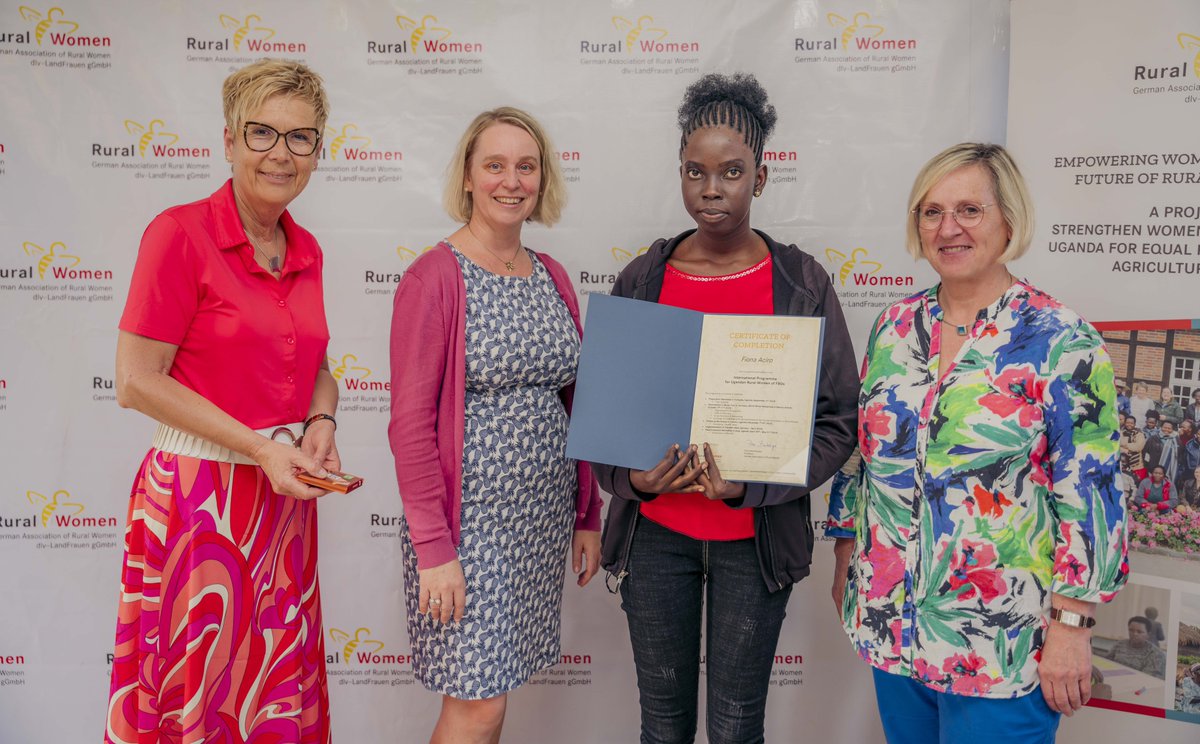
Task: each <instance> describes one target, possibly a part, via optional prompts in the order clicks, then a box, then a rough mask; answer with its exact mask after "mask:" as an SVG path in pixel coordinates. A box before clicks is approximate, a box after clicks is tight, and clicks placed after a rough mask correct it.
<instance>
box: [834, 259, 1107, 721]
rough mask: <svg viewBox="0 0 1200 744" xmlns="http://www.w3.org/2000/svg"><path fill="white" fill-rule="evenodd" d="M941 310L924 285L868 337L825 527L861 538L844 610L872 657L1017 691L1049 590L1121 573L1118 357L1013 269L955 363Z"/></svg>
mask: <svg viewBox="0 0 1200 744" xmlns="http://www.w3.org/2000/svg"><path fill="white" fill-rule="evenodd" d="M941 321H942V309H941V307H940V306H939V305H938V301H937V287H933V288H931V289H929V290H927V291H925V292H922V293H920V294H917V295H914V296H912V297H910V298H908V299H906V300H903V301H901V302H899V303H897V304H895V305H893V306H892V307H890V308H889V309H888V310H886V311H885V312H884V313H883V314H882V315H881V316H880V317H879V320H878V321H877V322H876V324H875V328H874V330H873V331H872V334H871V337H870V340H869V344H868V347H867V354H866V358H865V360H864V362H863V368H862V389H861V391H860V395H859V424H858V425H859V435H858V436H859V455H856V456H855V457H852V458H851V461H850V462H848V463H847V464H846V466H845V467H844V468H843V469H842V471H841V472H840V473H839V474H838V475H837V476H835V479H834V487H833V493H832V494H831V497H830V504H829V522H828V527H827V529H826V534H827V535H828V536H831V537H853V538H855V551H854V557H853V559H852V560H851V565H850V568H849V575H848V580H847V583H846V593H845V596H844V598H843V605H842V622H843V625H844V626H845V629H846V632H847V633H848V634H849V636H850V639H851V641H852V642H853V643H854V646H855V649H856V650H857V651H858V653H859V655H860V656H862V658H863V659H865V660H866V661H867V662H868V663H870V664H871V665H873V666H875V667H876V668H878V669H881V670H883V671H887V672H891V673H894V674H901V675H905V676H908V677H911V678H913V679H915V680H917V681H919V682H921V683H923V684H925V685H927V686H929V687H931V688H933V689H936V690H939V691H943V692H949V693H955V694H960V695H974V696H981V697H990V698H1011V697H1018V696H1021V695H1024V694H1027V693H1029V692H1031V691H1033V690H1035V689H1036V688H1037V686H1038V671H1037V663H1038V658H1039V656H1040V650H1041V647H1042V642H1043V640H1044V638H1045V631H1046V627H1047V623H1048V622H1049V621H1048V612H1049V608H1050V595H1051V593H1058V594H1061V595H1063V596H1066V597H1072V598H1076V599H1080V600H1084V601H1088V602H1105V601H1108V600H1110V599H1112V597H1113V596H1115V594H1116V593H1117V591H1118V590H1119V589H1120V588H1121V586H1122V585H1123V584H1124V583H1125V579H1126V576H1127V574H1128V571H1129V569H1128V561H1127V542H1126V540H1127V538H1126V521H1125V520H1126V516H1125V504H1124V503H1123V501H1122V493H1121V491H1120V489H1119V488H1118V485H1117V474H1118V468H1119V465H1118V460H1119V448H1118V445H1117V407H1116V391H1115V390H1114V387H1113V370H1112V364H1111V362H1110V361H1109V357H1108V353H1107V351H1106V350H1105V348H1104V344H1103V341H1102V339H1101V338H1100V335H1099V333H1097V332H1096V330H1095V329H1094V328H1093V327H1092V326H1091V325H1090V324H1088V323H1087V322H1086V321H1084V320H1083V319H1082V318H1080V317H1079V316H1077V315H1076V314H1074V313H1073V312H1071V311H1070V310H1068V309H1066V308H1065V307H1063V306H1062V305H1061V304H1060V303H1059V302H1057V301H1056V300H1054V299H1053V298H1051V297H1050V296H1048V295H1046V294H1044V293H1043V292H1041V291H1039V290H1037V289H1035V288H1034V287H1032V286H1030V285H1029V284H1027V283H1024V282H1016V283H1015V284H1014V285H1013V286H1012V287H1010V288H1009V289H1008V290H1007V291H1006V292H1005V293H1004V295H1003V296H1002V297H1001V298H1000V299H999V300H997V301H996V302H995V303H994V304H993V305H992V306H990V307H987V308H985V309H984V310H982V311H981V312H980V313H979V316H978V317H977V318H976V320H975V323H974V325H973V326H972V327H971V328H970V329H969V335H968V338H967V339H966V341H965V343H964V344H963V347H962V349H961V351H960V352H959V356H958V359H957V360H954V361H951V360H943V359H942V358H941V355H940V348H941V339H942V333H943V331H944V330H945V329H946V328H948V327H946V326H944V324H943V323H942V322H941ZM946 332H950V333H953V332H954V330H953V329H950V330H948V331H946ZM944 364H949V365H951V366H950V368H949V369H948V370H946V371H945V373H944V375H943V371H942V366H943V365H944Z"/></svg>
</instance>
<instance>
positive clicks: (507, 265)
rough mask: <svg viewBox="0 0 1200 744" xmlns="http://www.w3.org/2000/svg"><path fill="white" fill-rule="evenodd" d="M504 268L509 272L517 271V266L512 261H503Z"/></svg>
mask: <svg viewBox="0 0 1200 744" xmlns="http://www.w3.org/2000/svg"><path fill="white" fill-rule="evenodd" d="M504 268H506V269H508V270H509V271H516V270H517V264H516V263H514V262H513V261H505V262H504Z"/></svg>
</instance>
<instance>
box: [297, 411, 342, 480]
mask: <svg viewBox="0 0 1200 744" xmlns="http://www.w3.org/2000/svg"><path fill="white" fill-rule="evenodd" d="M335 428H336V427H335V426H334V425H333V422H332V421H329V420H326V419H322V420H320V421H314V422H313V423H312V424H311V425H309V427H308V431H306V432H304V439H303V440H302V441H301V442H300V451H302V452H303V453H304V454H306V455H308V456H309V457H311V458H313V459H314V460H316V461H317V462H319V463H321V466H322V467H324V468H325V469H326V470H332V471H334V472H341V469H342V458H341V456H340V455H338V450H337V445H336V444H335V443H334V437H333V432H334V430H335Z"/></svg>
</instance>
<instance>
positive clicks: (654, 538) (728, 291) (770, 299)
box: [594, 75, 856, 744]
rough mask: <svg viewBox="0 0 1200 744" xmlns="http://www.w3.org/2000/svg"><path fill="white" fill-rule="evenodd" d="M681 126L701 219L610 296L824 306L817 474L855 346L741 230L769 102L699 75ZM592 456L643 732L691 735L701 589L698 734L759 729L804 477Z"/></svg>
mask: <svg viewBox="0 0 1200 744" xmlns="http://www.w3.org/2000/svg"><path fill="white" fill-rule="evenodd" d="M679 124H680V127H681V129H682V131H683V136H682V139H681V142H680V153H679V154H680V169H679V174H680V181H681V185H682V192H683V202H684V206H685V207H686V208H687V210H688V212H689V213H690V214H691V215H692V218H693V219H694V220H695V221H696V227H695V228H693V229H690V230H687V231H685V232H683V233H680V234H679V235H677V236H675V237H673V238H669V239H667V238H664V239H661V240H658V241H656V242H655V243H654V244H653V245H652V246H651V247H650V249H649V251H647V252H646V254H645V255H642V256H639V257H637V258H636V259H634V260H633V261H632V262H631V263H630V264H629V266H628V267H627V268H626V269H625V270H624V271H623V272H622V273H621V275H620V276H619V277H618V278H617V281H616V283H615V284H614V285H613V289H612V294H614V295H617V296H621V297H632V298H635V299H639V300H646V301H650V302H659V303H663V304H667V305H674V306H677V307H684V308H689V309H692V310H699V311H702V312H711V313H743V314H754V313H757V314H764V315H765V314H775V315H804V316H816V317H824V318H825V343H824V357H823V359H822V362H821V374H820V382H819V389H818V393H817V404H816V409H815V410H816V422H815V426H814V430H813V437H812V461H811V465H810V471H809V472H810V478H809V483H811V484H814V485H819V484H821V483H823V482H824V481H825V480H826V479H828V478H829V477H830V476H832V475H833V473H834V472H835V471H836V470H837V469H838V468H839V467H840V466H841V464H842V463H843V462H844V461H845V460H846V458H847V457H848V456H849V454H850V453H851V451H852V450H853V448H854V439H855V406H856V376H855V368H854V351H853V347H852V346H851V343H850V337H849V333H848V332H847V330H846V323H845V319H844V317H843V315H842V309H841V306H840V305H839V304H838V300H837V297H836V296H835V294H834V291H833V286H832V285H831V283H830V281H829V276H828V275H827V274H826V272H825V269H824V268H822V267H821V265H820V264H819V263H818V262H817V261H816V260H815V259H814V258H813V257H812V256H810V255H808V254H807V253H804V252H803V251H801V250H800V249H799V248H797V247H796V246H794V245H783V244H780V243H777V242H776V241H774V240H772V239H771V237H770V236H768V235H766V234H765V233H763V232H760V231H757V230H753V229H751V227H750V205H751V203H752V202H753V200H754V199H755V198H756V197H759V196H761V195H762V193H763V189H764V187H765V186H766V184H767V168H766V166H765V165H763V162H762V155H763V144H764V143H765V141H766V139H767V137H768V136H769V135H770V133H771V129H772V127H774V125H775V109H774V107H773V106H771V105H769V104H768V103H767V94H766V91H764V90H763V89H762V87H761V86H760V85H759V84H758V81H757V80H755V79H754V77H753V76H750V75H732V76H723V75H707V76H705V77H704V78H701V79H700V80H699V81H697V82H696V83H694V84H693V85H692V86H691V87H689V88H688V90H687V92H686V94H685V96H684V101H683V104H682V105H681V106H680V109H679ZM594 469H595V472H596V476H597V478H598V479H599V481H600V484H601V486H602V487H603V488H604V489H605V490H607V491H608V492H609V493H612V494H614V495H615V496H616V497H617V498H615V499H613V500H612V502H611V504H610V507H609V512H608V518H607V524H606V526H605V534H604V538H603V540H604V542H603V547H602V550H601V559H602V563H603V565H604V567H605V569H606V570H607V571H608V572H609V573H610V575H611V576H612V577H613V579H615V583H616V585H617V587H619V591H620V593H621V599H622V607H623V609H624V610H625V613H626V617H627V619H628V622H629V635H630V640H631V641H632V644H633V655H634V662H635V664H636V667H637V675H638V689H639V691H640V697H641V708H642V733H641V739H642V741H643V742H660V741H663V742H666V741H670V742H681V741H692V740H693V738H694V736H695V732H696V718H697V711H696V708H697V702H696V701H697V692H698V685H699V677H700V656H701V650H700V637H701V629H700V618H701V607H702V605H703V603H704V602H706V601H707V603H708V615H707V618H708V621H707V622H708V625H707V628H706V631H705V633H704V637H705V638H706V639H707V644H708V649H707V652H706V656H707V665H708V666H707V671H708V675H707V684H708V688H707V694H708V716H707V724H708V738H709V741H710V742H714V744H715V743H716V742H721V743H722V744H725V743H726V742H758V741H762V740H763V718H764V714H765V709H766V695H767V687H768V682H769V681H770V676H771V665H772V662H773V660H774V654H775V645H776V642H777V641H778V639H779V631H780V627H781V626H782V624H783V617H784V611H785V607H786V605H787V600H788V596H789V595H790V593H791V586H792V584H793V583H795V582H796V581H799V580H800V579H802V578H804V577H805V576H807V575H808V572H809V562H810V559H811V554H812V526H811V521H810V519H809V503H808V494H809V490H810V489H809V488H808V487H791V486H780V485H767V484H762V483H734V482H729V481H726V480H725V479H724V478H722V477H721V473H720V470H719V469H718V467H717V465H716V462H715V458H714V453H713V452H712V449H711V448H710V446H709V445H708V444H707V443H704V442H697V443H690V444H689V443H686V442H681V443H679V444H677V445H674V446H672V447H671V448H670V449H669V450H668V451H667V453H666V454H665V455H664V456H663V458H662V460H661V461H660V462H659V463H658V465H657V466H656V467H654V468H652V469H651V470H647V471H639V470H631V469H629V468H623V467H616V466H611V465H595V466H594Z"/></svg>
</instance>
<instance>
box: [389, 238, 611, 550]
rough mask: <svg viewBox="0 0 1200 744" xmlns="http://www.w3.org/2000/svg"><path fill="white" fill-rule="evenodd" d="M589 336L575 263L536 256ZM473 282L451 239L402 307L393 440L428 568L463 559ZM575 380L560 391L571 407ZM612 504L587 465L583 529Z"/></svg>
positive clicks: (423, 264)
mask: <svg viewBox="0 0 1200 744" xmlns="http://www.w3.org/2000/svg"><path fill="white" fill-rule="evenodd" d="M536 255H537V257H538V258H539V259H541V261H542V264H543V265H544V266H545V267H546V269H547V270H548V271H549V272H550V276H551V278H552V279H553V280H554V285H555V287H556V288H557V289H558V293H559V295H560V296H562V298H563V302H565V303H566V304H567V309H568V310H570V312H571V318H572V319H573V320H574V321H575V329H576V330H577V331H579V333H580V334H581V335H582V333H583V330H582V325H581V323H580V320H579V302H578V301H577V300H576V298H575V290H574V289H573V288H572V286H571V280H570V278H568V277H567V272H566V270H564V269H563V267H562V265H561V264H559V263H558V262H557V261H555V260H554V259H552V258H550V257H549V256H545V255H543V254H540V253H538V254H536ZM466 314H467V302H466V287H465V286H464V284H463V278H462V271H461V270H460V269H459V266H458V261H457V259H455V257H454V254H453V252H452V251H451V249H450V247H449V246H448V245H446V244H445V243H441V244H439V245H438V246H437V247H436V248H435V249H433V250H431V251H429V252H427V253H425V254H424V255H422V256H421V257H420V258H418V259H417V260H416V261H415V262H413V264H412V266H410V267H409V269H408V271H407V272H405V274H404V277H403V278H402V279H401V280H400V284H399V285H398V286H397V287H396V297H395V301H394V303H393V306H392V344H391V346H392V349H391V364H392V417H391V422H390V423H389V424H388V441H389V443H390V444H391V446H392V455H393V456H394V457H395V460H396V482H397V483H398V484H399V486H400V498H401V501H403V503H404V515H405V518H406V519H407V520H408V526H409V532H410V534H411V536H412V541H413V547H414V548H415V549H416V552H417V566H418V568H422V569H425V568H433V567H435V566H440V565H442V564H443V563H448V562H450V561H452V560H454V559H455V558H457V557H458V553H457V551H456V550H455V548H456V546H457V545H458V542H459V517H460V514H461V511H462V454H463V431H464V422H463V418H464V415H463V400H464V398H465V393H466ZM574 389H575V386H574V385H568V386H567V387H565V388H563V390H562V391H561V392H560V395H561V396H562V399H563V404H564V405H565V406H566V409H567V412H568V413H570V411H571V396H572V393H573V392H574ZM602 506H603V502H602V501H601V499H600V489H599V488H598V487H597V485H596V479H595V477H594V476H593V475H592V471H591V468H590V467H589V466H588V465H587V464H586V463H583V462H580V463H579V493H578V496H577V498H576V508H575V529H576V530H599V529H600V510H601V508H602Z"/></svg>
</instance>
